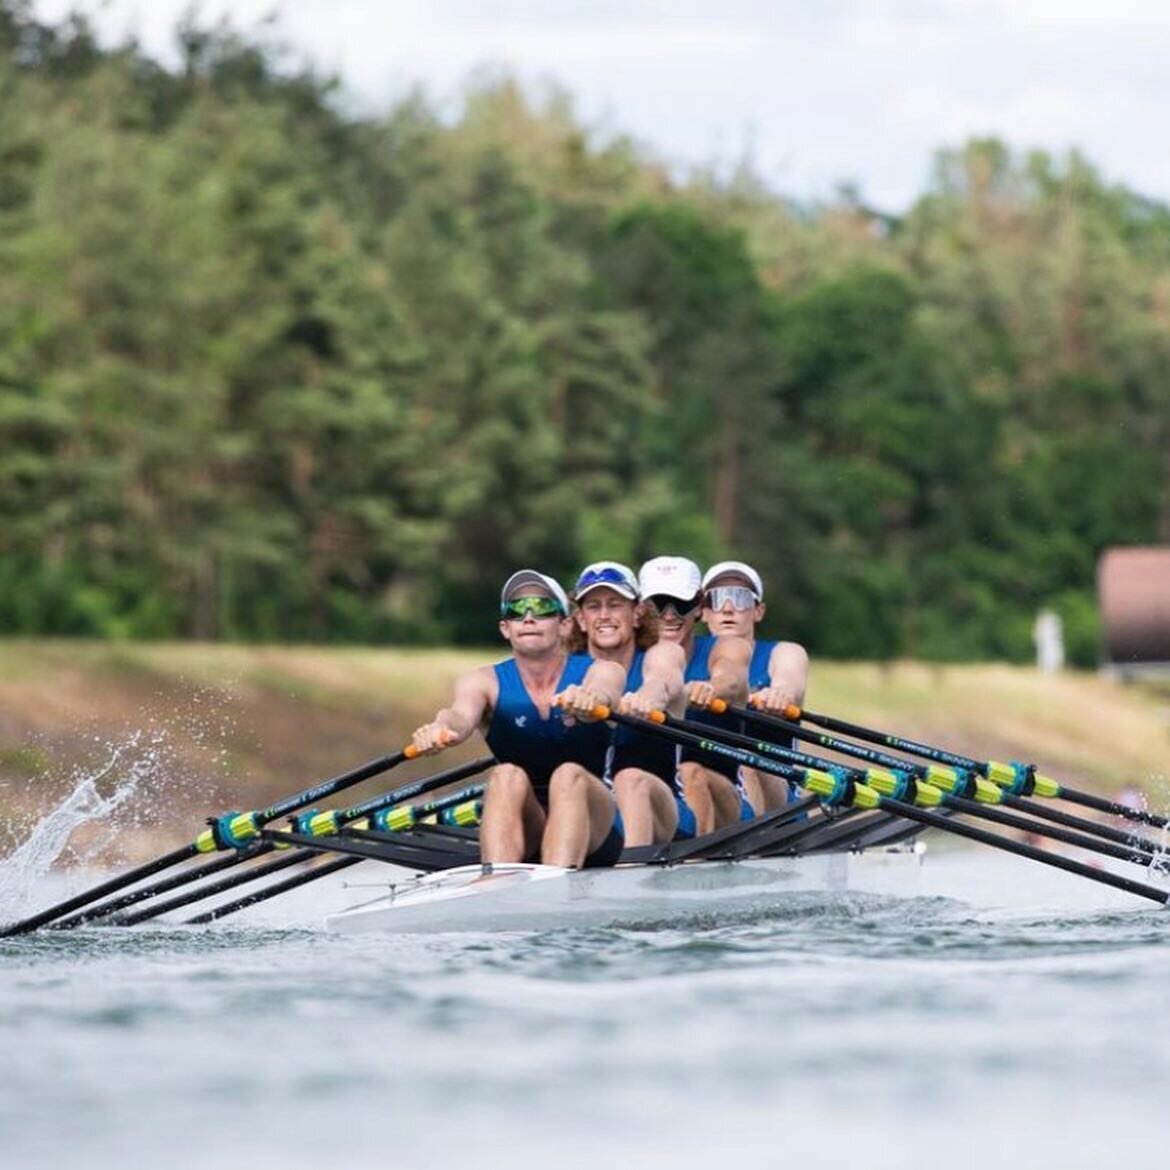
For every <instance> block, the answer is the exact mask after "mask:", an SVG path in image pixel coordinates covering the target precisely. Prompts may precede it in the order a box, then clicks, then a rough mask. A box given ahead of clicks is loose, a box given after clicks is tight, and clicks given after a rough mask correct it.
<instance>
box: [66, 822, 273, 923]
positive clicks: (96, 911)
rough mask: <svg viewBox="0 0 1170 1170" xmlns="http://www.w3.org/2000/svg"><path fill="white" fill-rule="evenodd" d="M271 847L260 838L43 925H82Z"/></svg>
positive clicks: (238, 862)
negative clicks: (257, 840)
mask: <svg viewBox="0 0 1170 1170" xmlns="http://www.w3.org/2000/svg"><path fill="white" fill-rule="evenodd" d="M271 849H272V846H271V845H268V844H266V843H264V842H260V843H259V844H254V845H251V846H249V847H248V848H247V849H241V850H239V851H237V852H233V853H226V854H221V855H220V856H219V857H217V858H215V859H214V860H213V861H208V862H206V863H205V864H203V865H199V866H196V867H195V868H194V869H187V870H184V871H183V872H182V873H177V874H174V875H173V876H171V877H169V878H167V879H166V880H164V881H161V882H154V883H152V884H151V885H149V886H144V887H143V888H142V889H141V890H131V891H130V893H128V894H123V895H122V896H121V897H118V898H114V899H113V900H111V901H109V902H102V903H100V904H99V905H97V906H90V907H88V908H87V909H84V910H81V911H80V912H79V913H77V914H71V915H69V916H68V917H67V918H59V919H57V920H56V921H54V922H50V923H48V924H47V925H48V927H49V929H50V930H72V929H73V928H74V927H77V926H85V925H87V924H88V923H91V922H96V921H97V920H98V919H100V918H105V917H106V916H107V915H110V914H116V913H117V912H118V911H119V910H125V909H126V908H127V907H129V906H136V905H137V904H138V903H139V902H144V901H145V900H146V899H147V898H154V897H157V896H158V895H159V894H166V893H169V892H170V891H171V890H177V889H178V888H179V887H180V886H185V885H188V884H189V883H191V882H195V881H199V879H200V878H205V877H210V876H211V875H212V874H215V873H219V872H220V871H221V870H225V869H232V868H233V867H234V866H237V865H241V864H242V863H243V862H245V861H251V860H252V858H253V857H256V856H258V855H259V854H261V853H267V852H269V851H270V850H271Z"/></svg>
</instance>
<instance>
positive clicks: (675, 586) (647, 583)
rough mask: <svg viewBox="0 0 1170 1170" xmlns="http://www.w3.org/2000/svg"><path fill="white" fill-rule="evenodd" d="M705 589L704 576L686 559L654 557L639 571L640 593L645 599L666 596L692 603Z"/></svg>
mask: <svg viewBox="0 0 1170 1170" xmlns="http://www.w3.org/2000/svg"><path fill="white" fill-rule="evenodd" d="M702 588H703V574H702V573H700V572H699V566H698V565H696V564H695V562H694V561H688V560H687V558H686V557H654V558H653V559H652V560H649V561H647V562H646V563H645V564H644V565H643V566H642V567H641V568H640V569H639V570H638V591H639V592H640V593H641V594H642V596H643V597H654V596H655V595H656V594H664V595H665V596H667V597H677V598H678V599H679V601H690V600H691V598H693V597H697V596H698V594H699V592H700V591H701V590H702Z"/></svg>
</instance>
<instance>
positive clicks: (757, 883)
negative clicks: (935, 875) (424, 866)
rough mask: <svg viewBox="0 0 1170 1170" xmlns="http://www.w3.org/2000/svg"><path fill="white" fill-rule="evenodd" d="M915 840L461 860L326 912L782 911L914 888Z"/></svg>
mask: <svg viewBox="0 0 1170 1170" xmlns="http://www.w3.org/2000/svg"><path fill="white" fill-rule="evenodd" d="M924 854H925V846H924V845H923V844H922V843H921V842H916V843H912V844H906V845H902V846H896V847H891V848H887V849H873V850H866V851H864V852H861V853H845V852H841V853H824V854H812V855H808V856H803V857H766V858H763V857H757V858H746V859H744V860H739V861H689V862H683V863H681V864H678V865H666V866H655V865H618V866H615V867H612V868H608V869H562V868H560V867H559V866H553V865H531V864H524V863H516V864H504V865H501V864H495V865H492V864H487V865H461V866H457V867H454V868H452V869H445V870H439V871H437V872H434V873H429V874H426V875H424V876H420V877H415V878H408V879H407V880H405V881H403V880H396V881H391V882H388V883H386V885H385V886H384V887H382V888H384V889H385V892H384V893H382V894H380V895H379V896H377V897H375V898H372V899H369V900H367V901H364V902H360V903H358V904H357V905H354V906H351V907H349V908H347V909H345V910H343V911H341V912H339V913H337V914H333V915H330V916H328V917H327V918H326V920H325V925H326V928H327V929H329V930H331V931H336V932H338V933H342V934H359V933H365V932H368V931H382V932H389V933H393V934H431V933H444V932H465V931H489V932H491V931H512V930H555V929H560V928H591V927H613V926H627V927H628V926H641V925H649V924H654V925H659V926H661V925H681V924H683V923H687V924H690V925H694V923H695V922H696V920H703V921H712V920H714V921H721V920H723V919H733V918H743V917H746V916H756V915H765V914H767V913H769V912H776V911H782V910H784V909H785V908H786V907H790V906H791V899H792V896H793V895H794V894H807V893H828V894H840V893H845V892H858V893H869V894H878V895H883V896H905V897H911V896H913V895H915V894H916V893H918V891H919V885H920V873H921V868H922V862H923V857H924Z"/></svg>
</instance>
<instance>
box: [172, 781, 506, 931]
mask: <svg viewBox="0 0 1170 1170" xmlns="http://www.w3.org/2000/svg"><path fill="white" fill-rule="evenodd" d="M480 765H484V761H483V760H477V761H475V763H474V765H472V764H465V765H464V766H463V767H461V768H452V769H451V770H450V771H449V772H446V773H444V774H443V777H444V781H445V782H446V783H451V781H452V778H454V779H456V780H458V779H464V778H466V776H468V775H474V774H475V772H476V771H482V770H483V767H481V766H480ZM484 766H486V765H484ZM472 769H474V770H472ZM432 779H437V777H433V778H432ZM482 792H483V786H482V785H478V784H477V785H473V786H472V787H470V788H464V789H461V790H460V791H458V792H451V793H448V794H447V795H446V796H444V797H441V798H439V799H438V800H432V801H428V802H427V803H426V804H424V805H415V806H414V807H413V808H412V810H411V811H412V812H413V813H414V815H415V816H427V815H429V814H430V813H432V812H437V811H440V810H442V809H443V808H449V807H451V806H452V805H456V804H462V803H463V802H465V801H467V800H470V799H474V797H475V796H477V795H479V794H481V793H482ZM350 811H351V812H352V810H350ZM366 811H367V812H369V811H376V810H371V809H367V810H366ZM363 815H364V814H363ZM350 819H353V820H356V819H358V818H357V815H354V816H353V817H352V818H350ZM344 831H345V832H346V833H349V832H352V830H350V829H346V830H344ZM266 844H267V845H268V847H269V848H273V847H274V846H273V845H272V843H271V842H266ZM297 852H298V853H299V855H300V856H301V858H302V859H307V858H309V857H312V856H314V853H315V851H314V850H311V849H299V850H297ZM361 860H362V858H360V857H341V858H335V859H334V860H333V861H330V862H327V863H325V864H323V865H317V866H314V867H313V868H311V869H306V870H305V872H304V873H299V874H294V875H293V876H292V877H288V878H285V879H284V880H283V881H280V882H274V883H273V884H272V885H270V886H265V887H264V888H263V889H261V890H256V891H254V892H253V893H251V894H246V895H245V896H244V897H242V898H237V899H236V900H235V901H234V902H226V903H223V904H222V905H219V906H216V907H214V908H213V909H211V910H208V911H206V912H205V913H203V914H197V915H196V916H195V917H194V918H188V919H185V920H184V925H193V924H200V923H208V922H214V921H216V920H217V919H219V918H226V917H227V916H228V915H229V914H234V913H235V912H236V911H237V910H243V909H245V908H246V907H248V906H254V905H256V903H257V902H264V901H266V900H267V899H269V898H275V897H276V895H277V894H283V893H284V892H285V891H286V890H293V889H296V888H297V887H298V886H303V885H305V884H306V883H308V882H313V881H316V880H317V879H318V878H323V877H326V876H327V875H329V874H331V873H335V872H336V871H337V870H338V869H344V868H346V867H348V866H350V865H357V863H358V862H359V861H361ZM283 868H285V867H284V866H283V865H281V866H273V865H272V863H271V862H270V863H268V864H266V865H261V866H257V867H256V868H254V869H252V870H250V871H249V872H248V873H246V874H241V875H240V880H239V882H238V883H237V884H238V885H243V884H245V883H246V882H251V881H256V880H258V879H259V878H262V877H267V876H268V875H269V874H270V873H273V872H275V871H276V870H277V869H283Z"/></svg>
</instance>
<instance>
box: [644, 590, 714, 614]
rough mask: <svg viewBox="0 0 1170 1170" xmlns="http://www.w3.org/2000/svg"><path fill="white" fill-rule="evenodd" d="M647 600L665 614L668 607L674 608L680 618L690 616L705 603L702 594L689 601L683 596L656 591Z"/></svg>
mask: <svg viewBox="0 0 1170 1170" xmlns="http://www.w3.org/2000/svg"><path fill="white" fill-rule="evenodd" d="M646 600H647V601H648V602H649V603H650V604H651V605H652V606H654V608H655V610H656V611H657V612H658V613H660V614H663V613H666V611H667V610H668V609H673V610H674V612H675V613H676V614H677V615H678V616H679V617H680V618H685V617H690V616H691V614H693V613H694V612H695V611H696V610H697V609H698V608H699V607H700V606H701V605H702V604H703V597H702V594H699V595H697V596H695V597H692V598H691V599H690V600H689V601H688V600H685V599H684V598H681V597H671V595H670V594H669V593H655V594H654V595H653V596H651V597H647V598H646Z"/></svg>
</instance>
